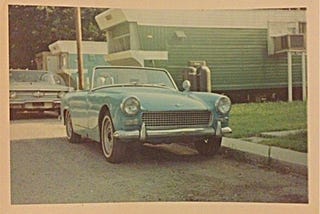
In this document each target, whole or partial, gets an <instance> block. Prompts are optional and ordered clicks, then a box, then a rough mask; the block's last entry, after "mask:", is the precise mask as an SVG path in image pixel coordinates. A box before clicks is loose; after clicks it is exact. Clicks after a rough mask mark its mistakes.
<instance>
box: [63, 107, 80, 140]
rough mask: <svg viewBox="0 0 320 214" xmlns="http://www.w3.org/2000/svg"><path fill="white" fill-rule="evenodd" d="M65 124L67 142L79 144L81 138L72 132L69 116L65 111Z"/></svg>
mask: <svg viewBox="0 0 320 214" xmlns="http://www.w3.org/2000/svg"><path fill="white" fill-rule="evenodd" d="M65 124H66V132H67V138H68V141H69V142H70V143H80V142H81V136H80V135H78V134H76V133H74V131H73V126H72V120H71V114H70V112H69V111H66V113H65Z"/></svg>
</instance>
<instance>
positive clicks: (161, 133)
mask: <svg viewBox="0 0 320 214" xmlns="http://www.w3.org/2000/svg"><path fill="white" fill-rule="evenodd" d="M231 132H232V130H231V128H229V127H224V128H221V122H220V121H218V123H217V128H216V129H214V128H212V127H207V128H181V129H161V130H147V129H146V126H145V124H144V123H143V124H142V126H141V129H140V130H133V131H124V130H118V131H116V132H114V134H113V137H114V138H117V139H120V140H139V141H146V140H148V139H152V138H164V137H165V138H170V137H188V136H190V137H197V136H222V135H223V134H225V133H231Z"/></svg>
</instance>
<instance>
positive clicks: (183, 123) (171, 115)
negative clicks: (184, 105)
mask: <svg viewBox="0 0 320 214" xmlns="http://www.w3.org/2000/svg"><path fill="white" fill-rule="evenodd" d="M210 120H211V112H209V111H168V112H144V113H143V114H142V121H143V122H144V123H145V125H146V127H147V128H166V127H176V128H187V127H203V126H208V125H209V124H210Z"/></svg>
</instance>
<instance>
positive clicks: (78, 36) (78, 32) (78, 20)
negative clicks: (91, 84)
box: [74, 7, 84, 90]
mask: <svg viewBox="0 0 320 214" xmlns="http://www.w3.org/2000/svg"><path fill="white" fill-rule="evenodd" d="M74 14H75V24H76V39H77V55H78V77H79V90H83V85H84V81H83V67H82V64H83V63H82V52H81V41H82V31H81V10H80V7H76V8H75V13H74Z"/></svg>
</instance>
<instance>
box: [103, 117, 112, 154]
mask: <svg viewBox="0 0 320 214" xmlns="http://www.w3.org/2000/svg"><path fill="white" fill-rule="evenodd" d="M102 146H103V152H104V154H105V155H106V156H107V157H110V155H111V153H112V149H113V128H112V123H111V120H110V118H109V117H108V116H107V117H105V119H104V121H103V126H102Z"/></svg>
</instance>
